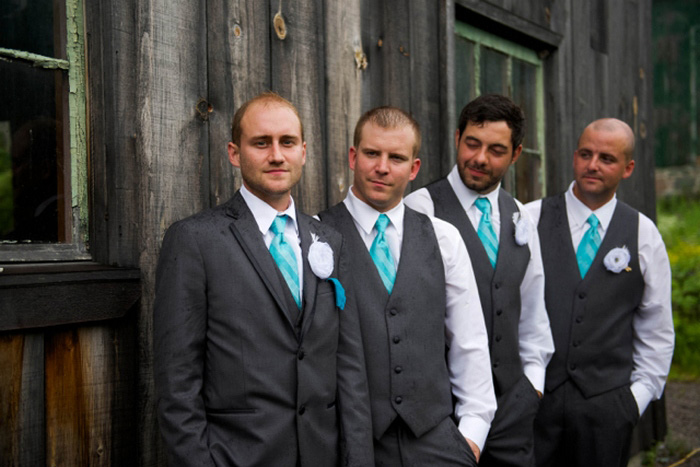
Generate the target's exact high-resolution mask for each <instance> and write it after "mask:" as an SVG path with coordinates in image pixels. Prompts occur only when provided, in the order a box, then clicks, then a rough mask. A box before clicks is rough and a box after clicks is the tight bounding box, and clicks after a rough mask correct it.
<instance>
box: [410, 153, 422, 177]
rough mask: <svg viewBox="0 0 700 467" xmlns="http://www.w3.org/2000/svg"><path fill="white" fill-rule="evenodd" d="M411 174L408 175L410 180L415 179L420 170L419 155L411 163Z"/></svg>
mask: <svg viewBox="0 0 700 467" xmlns="http://www.w3.org/2000/svg"><path fill="white" fill-rule="evenodd" d="M411 164H412V165H411V175H410V177H408V180H409V181H411V180H415V179H416V176H417V175H418V171H419V170H420V159H418V158H417V157H414V158H413V162H412V163H411Z"/></svg>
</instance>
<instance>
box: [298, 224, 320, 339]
mask: <svg viewBox="0 0 700 467" xmlns="http://www.w3.org/2000/svg"><path fill="white" fill-rule="evenodd" d="M297 225H298V226H299V238H300V239H301V263H302V267H303V269H304V275H303V281H304V284H303V287H302V291H303V302H302V303H303V305H302V316H301V317H300V318H299V319H301V320H303V323H302V329H301V335H300V337H299V340H300V341H301V340H302V339H303V337H304V334H305V333H306V330H307V329H308V328H309V326H310V325H311V321H312V320H313V318H314V314H315V313H316V307H315V305H316V289H317V287H318V278H317V277H316V275H315V274H314V273H313V271H312V270H311V266H310V265H309V247H310V246H311V243H312V239H311V223H310V221H309V219H308V218H307V217H306V216H303V215H301V214H299V211H297ZM319 241H323V239H319Z"/></svg>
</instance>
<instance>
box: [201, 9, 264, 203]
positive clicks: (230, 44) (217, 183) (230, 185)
mask: <svg viewBox="0 0 700 467" xmlns="http://www.w3.org/2000/svg"><path fill="white" fill-rule="evenodd" d="M270 33H271V31H270V16H269V7H268V5H267V3H266V2H249V1H245V0H211V1H208V2H207V65H208V71H207V75H208V76H207V79H208V88H209V98H208V104H209V105H211V112H210V113H209V114H208V118H209V148H210V149H209V150H210V156H209V166H210V172H211V186H210V202H211V204H212V205H218V204H221V203H223V202H225V201H226V200H228V199H229V198H230V197H231V196H232V195H233V193H234V192H235V190H236V189H237V188H238V187H240V185H241V177H240V171H239V170H235V169H234V167H233V166H232V165H231V163H230V162H229V160H228V154H227V152H226V145H227V144H228V142H229V141H230V140H231V120H232V118H233V114H234V113H235V111H236V109H237V108H238V107H240V106H241V104H243V103H244V102H245V101H247V100H248V99H250V98H252V97H254V96H256V95H257V94H259V93H261V92H263V91H266V90H268V89H269V88H270V73H269V69H270Z"/></svg>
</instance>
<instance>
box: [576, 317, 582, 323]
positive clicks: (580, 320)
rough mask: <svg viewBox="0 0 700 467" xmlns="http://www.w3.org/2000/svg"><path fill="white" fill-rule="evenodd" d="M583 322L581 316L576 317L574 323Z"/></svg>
mask: <svg viewBox="0 0 700 467" xmlns="http://www.w3.org/2000/svg"><path fill="white" fill-rule="evenodd" d="M582 322H583V316H577V317H576V323H578V324H581V323H582Z"/></svg>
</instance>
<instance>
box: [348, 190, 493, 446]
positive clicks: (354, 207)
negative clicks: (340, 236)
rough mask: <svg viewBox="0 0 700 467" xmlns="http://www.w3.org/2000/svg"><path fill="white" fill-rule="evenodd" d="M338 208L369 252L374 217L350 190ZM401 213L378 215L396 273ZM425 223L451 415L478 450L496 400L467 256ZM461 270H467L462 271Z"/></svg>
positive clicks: (436, 224)
mask: <svg viewBox="0 0 700 467" xmlns="http://www.w3.org/2000/svg"><path fill="white" fill-rule="evenodd" d="M344 203H345V207H346V208H347V209H348V211H349V212H350V214H351V215H352V217H353V220H354V222H355V227H357V231H358V233H359V234H360V237H362V240H363V241H364V242H365V246H366V247H367V250H369V248H370V247H371V245H372V242H373V241H374V238H375V237H376V236H377V230H376V229H375V228H374V224H375V222H377V218H378V217H379V214H380V213H379V212H377V211H376V210H375V209H374V208H372V207H371V206H369V205H368V204H366V203H364V202H363V201H360V200H359V199H358V198H357V197H356V196H355V195H354V194H353V192H352V188H351V189H350V190H348V195H347V196H346V198H345V200H344ZM404 212H405V207H404V205H403V202H401V203H399V204H398V205H397V206H396V207H394V208H393V209H391V210H390V211H387V212H385V213H384V214H386V215H387V216H388V217H389V220H390V221H391V222H390V224H389V226H388V227H387V228H386V231H385V233H384V235H385V237H386V239H387V242H388V243H389V249H390V250H391V255H392V256H393V258H394V262H395V263H396V266H397V268H398V265H399V262H400V260H401V258H400V257H401V244H402V241H403V228H404V225H403V217H404ZM430 220H431V222H432V224H433V229H434V230H435V236H436V237H437V241H438V244H439V246H440V253H441V255H442V263H443V266H444V269H445V298H446V304H447V310H446V314H445V316H446V318H445V337H446V340H447V345H448V346H449V350H448V354H447V368H448V370H449V374H450V383H451V385H452V393H453V394H454V396H455V397H456V398H457V404H456V406H455V415H456V417H457V420H458V427H459V431H460V432H461V433H462V435H464V436H465V437H466V438H469V439H470V440H472V441H473V442H474V443H476V445H477V446H478V447H479V449H480V450H483V448H484V443H485V442H486V435H487V434H488V432H489V428H490V427H491V421H492V420H493V416H494V414H495V412H496V396H495V395H494V389H493V379H492V377H491V359H490V358H489V352H488V338H487V335H486V325H485V324H484V316H483V313H482V311H481V301H480V300H479V293H478V291H477V288H476V281H475V279H474V272H473V271H472V268H471V262H470V260H469V254H468V253H467V248H466V247H465V246H464V242H463V241H462V237H461V236H460V235H459V232H458V231H457V229H456V228H455V227H453V226H452V225H451V224H448V223H447V222H444V221H441V220H440V219H434V218H431V219H430ZM465 265H468V266H469V267H464V266H465Z"/></svg>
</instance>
